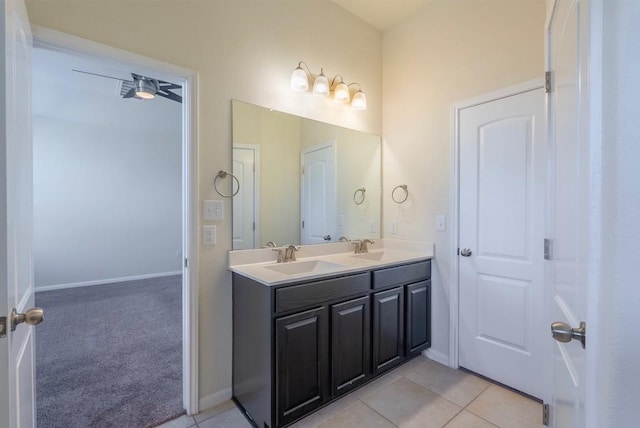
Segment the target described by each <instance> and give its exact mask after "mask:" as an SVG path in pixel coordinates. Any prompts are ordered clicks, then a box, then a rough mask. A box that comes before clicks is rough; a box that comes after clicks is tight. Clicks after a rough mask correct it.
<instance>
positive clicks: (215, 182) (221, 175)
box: [213, 170, 240, 198]
mask: <svg viewBox="0 0 640 428" xmlns="http://www.w3.org/2000/svg"><path fill="white" fill-rule="evenodd" d="M227 175H230V176H231V178H232V179H233V180H234V181H235V182H236V184H237V185H238V188H237V189H236V191H235V192H233V193H232V194H230V195H225V194H224V193H222V192H221V191H220V190H219V189H218V179H219V178H227ZM213 188H214V189H215V190H216V193H217V194H218V195H220V196H222V197H223V198H233V197H234V196H235V195H237V194H238V192H239V191H240V181H238V178H237V177H236V176H235V175H233V174H231V173H230V172H227V171H222V170H220V171H218V175H216V178H214V179H213ZM231 189H233V187H231Z"/></svg>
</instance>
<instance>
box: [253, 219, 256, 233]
mask: <svg viewBox="0 0 640 428" xmlns="http://www.w3.org/2000/svg"><path fill="white" fill-rule="evenodd" d="M253 231H254V232H255V231H256V222H255V221H254V222H253Z"/></svg>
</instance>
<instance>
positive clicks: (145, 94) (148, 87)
mask: <svg viewBox="0 0 640 428" xmlns="http://www.w3.org/2000/svg"><path fill="white" fill-rule="evenodd" d="M136 97H138V98H142V99H143V100H152V99H154V98H155V97H156V87H155V85H153V83H152V82H149V81H148V80H145V79H140V80H138V81H137V82H136Z"/></svg>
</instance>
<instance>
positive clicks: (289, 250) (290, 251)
mask: <svg viewBox="0 0 640 428" xmlns="http://www.w3.org/2000/svg"><path fill="white" fill-rule="evenodd" d="M299 249H300V247H297V246H295V245H293V244H291V245H289V246H287V247H280V248H273V250H274V251H278V263H287V262H295V261H296V251H298V250H299Z"/></svg>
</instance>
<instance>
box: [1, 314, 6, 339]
mask: <svg viewBox="0 0 640 428" xmlns="http://www.w3.org/2000/svg"><path fill="white" fill-rule="evenodd" d="M6 335H7V317H0V337H5V336H6Z"/></svg>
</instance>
